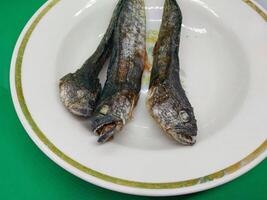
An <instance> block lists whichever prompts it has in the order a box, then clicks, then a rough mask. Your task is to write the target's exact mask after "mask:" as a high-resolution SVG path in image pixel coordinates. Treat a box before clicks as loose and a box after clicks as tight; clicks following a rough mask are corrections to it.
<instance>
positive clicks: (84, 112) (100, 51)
mask: <svg viewBox="0 0 267 200" xmlns="http://www.w3.org/2000/svg"><path fill="white" fill-rule="evenodd" d="M124 2H125V0H120V1H119V2H118V4H117V6H116V8H115V10H114V12H113V15H112V19H111V21H110V24H109V26H108V29H107V31H106V33H105V35H104V37H103V39H102V40H101V42H100V44H99V46H98V48H97V49H96V51H95V52H94V53H93V55H92V56H91V57H90V58H88V59H87V60H86V61H85V63H84V64H83V65H82V67H81V68H80V69H78V70H77V71H76V72H75V73H70V74H67V75H65V76H64V77H63V78H61V79H60V83H59V92H60V99H61V101H62V103H63V104H64V106H65V107H66V108H67V109H68V110H69V111H70V112H71V113H73V114H75V115H77V116H81V117H90V116H91V115H92V113H93V110H94V109H95V106H96V101H97V99H98V97H99V95H100V93H101V89H102V88H101V84H100V82H99V79H98V75H99V72H100V71H101V69H102V67H103V65H104V64H105V62H106V60H107V59H108V57H109V56H110V54H111V48H112V45H113V36H114V30H115V27H116V24H117V21H118V17H119V14H120V11H121V9H122V6H123V4H124Z"/></svg>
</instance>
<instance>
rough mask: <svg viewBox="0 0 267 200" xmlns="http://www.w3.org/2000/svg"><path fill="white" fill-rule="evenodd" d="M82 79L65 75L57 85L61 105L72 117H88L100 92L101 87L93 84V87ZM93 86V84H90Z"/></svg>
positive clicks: (97, 83)
mask: <svg viewBox="0 0 267 200" xmlns="http://www.w3.org/2000/svg"><path fill="white" fill-rule="evenodd" d="M87 85H88V83H86V81H84V80H83V78H82V77H80V76H76V75H75V74H67V75H66V76H64V77H63V78H62V79H60V83H59V95H60V99H61V101H62V103H63V105H64V106H65V107H66V108H67V109H68V110H69V111H70V112H71V113H72V114H74V115H77V116H80V117H90V116H91V115H92V113H93V110H94V108H95V105H96V100H97V98H98V96H99V94H100V92H101V85H100V83H99V82H95V83H94V86H90V87H88V86H87ZM92 85H93V84H92Z"/></svg>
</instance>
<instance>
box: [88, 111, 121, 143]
mask: <svg viewBox="0 0 267 200" xmlns="http://www.w3.org/2000/svg"><path fill="white" fill-rule="evenodd" d="M89 121H90V126H91V129H92V131H93V133H94V134H95V135H97V136H98V140H97V142H98V143H99V144H103V143H105V142H107V141H109V140H111V139H113V136H114V135H115V133H116V132H118V131H120V130H121V129H122V126H123V122H122V120H121V119H120V118H118V117H116V116H113V115H102V114H99V115H97V116H94V117H92V118H90V119H89Z"/></svg>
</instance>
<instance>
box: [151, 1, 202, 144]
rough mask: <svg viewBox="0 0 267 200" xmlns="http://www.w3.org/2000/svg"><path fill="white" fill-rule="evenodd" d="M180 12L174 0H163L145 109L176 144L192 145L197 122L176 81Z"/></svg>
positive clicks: (177, 75)
mask: <svg viewBox="0 0 267 200" xmlns="http://www.w3.org/2000/svg"><path fill="white" fill-rule="evenodd" d="M181 25H182V13H181V10H180V8H179V6H178V4H177V2H176V0H165V4H164V11H163V17H162V24H161V27H160V32H159V37H158V40H157V42H156V45H155V47H154V52H153V57H154V60H153V68H152V72H151V80H150V85H149V95H148V99H147V107H148V109H149V111H150V114H151V115H152V117H153V118H154V119H155V121H156V122H157V123H158V124H159V125H160V127H161V128H162V130H163V131H164V132H165V133H166V134H167V135H169V136H171V137H172V138H173V139H174V140H176V141H177V142H178V143H181V144H183V145H193V144H194V143H195V142H196V135H197V122H196V119H195V116H194V112H193V108H192V106H191V104H190V102H189V100H188V98H187V97H186V94H185V91H184V89H183V88H182V85H181V82H180V74H179V73H180V65H179V57H178V53H179V45H180V32H181Z"/></svg>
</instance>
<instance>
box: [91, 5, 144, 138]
mask: <svg viewBox="0 0 267 200" xmlns="http://www.w3.org/2000/svg"><path fill="white" fill-rule="evenodd" d="M145 36H146V17H145V4H144V0H126V1H125V3H124V5H123V8H122V10H121V13H120V16H119V18H118V23H117V26H116V29H115V33H114V38H113V48H112V53H111V59H110V64H109V67H108V73H107V80H106V83H105V86H104V88H103V91H102V93H101V96H100V98H99V101H98V104H97V107H96V110H95V114H94V116H93V117H92V118H90V122H91V127H92V130H93V131H94V133H95V134H96V135H98V136H99V139H98V142H99V143H104V142H106V141H108V140H109V139H111V138H112V137H113V136H114V134H115V133H116V132H118V131H120V130H121V129H122V128H123V126H124V125H125V123H126V122H127V121H128V120H129V119H131V117H132V113H133V110H134V108H135V106H136V104H137V101H138V97H139V92H140V88H141V78H142V73H143V69H144V64H145V57H146V45H145Z"/></svg>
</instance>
